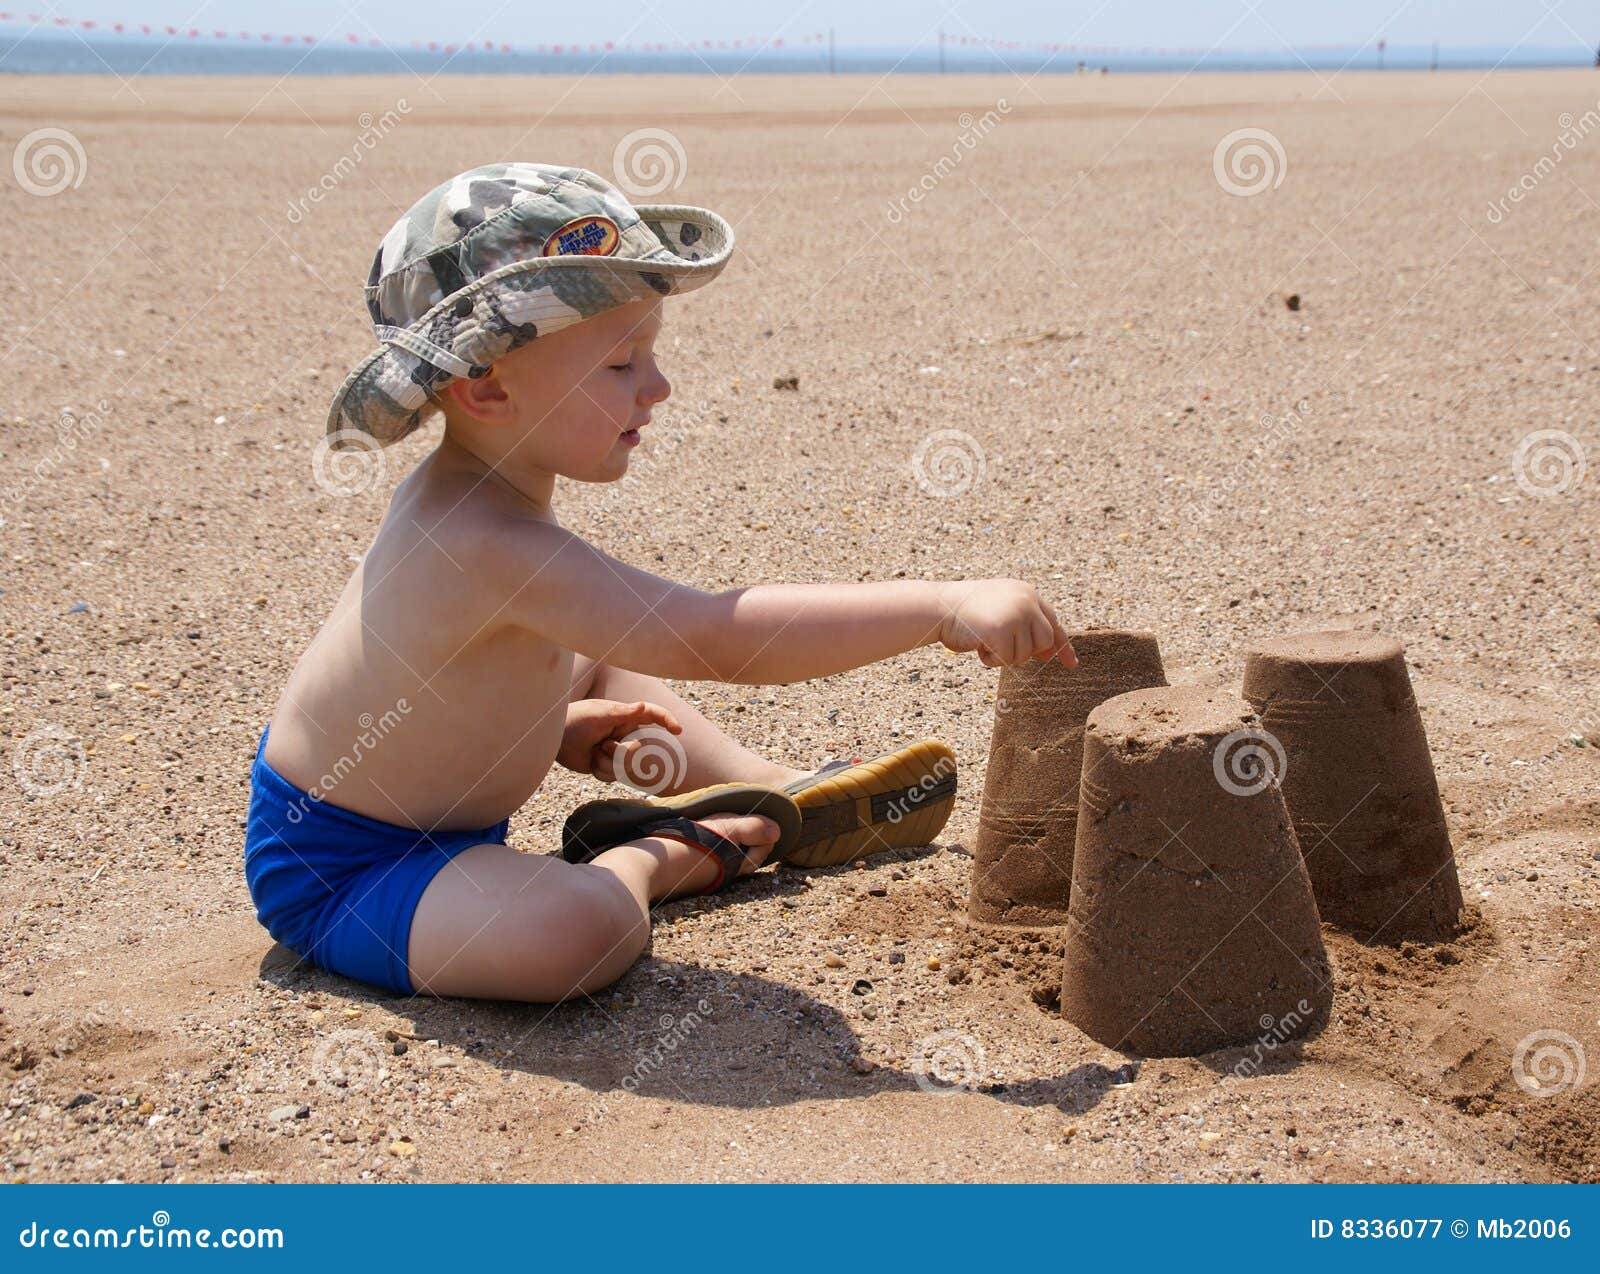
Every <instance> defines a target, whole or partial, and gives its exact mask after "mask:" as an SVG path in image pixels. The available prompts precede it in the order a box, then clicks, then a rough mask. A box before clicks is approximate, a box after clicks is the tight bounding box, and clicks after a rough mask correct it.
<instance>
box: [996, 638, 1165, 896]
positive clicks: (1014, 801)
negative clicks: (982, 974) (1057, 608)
mask: <svg viewBox="0 0 1600 1274" xmlns="http://www.w3.org/2000/svg"><path fill="white" fill-rule="evenodd" d="M1070 636H1071V639H1072V646H1073V649H1074V650H1076V651H1077V654H1078V667H1077V668H1063V667H1062V666H1061V664H1060V662H1059V661H1057V660H1034V661H1032V662H1030V663H1026V664H1019V665H1016V666H1013V667H1009V668H1006V669H1003V670H1002V671H1001V673H1000V686H999V690H998V691H997V693H996V697H995V712H994V732H993V734H992V736H991V738H990V742H989V771H988V775H987V778H986V779H985V782H984V788H983V805H982V807H981V810H980V812H979V815H978V842H977V846H976V850H975V852H974V854H973V860H972V881H971V886H970V888H969V890H968V896H967V914H968V915H969V916H970V917H971V918H972V919H973V920H975V921H977V922H979V923H981V924H1009V925H1019V926H1030V927H1033V926H1039V927H1044V926H1051V925H1060V924H1065V923H1066V918H1067V899H1068V895H1069V893H1070V891H1071V886H1072V849H1073V842H1074V840H1075V838H1076V836H1077V823H1078V781H1079V776H1080V775H1081V773H1082V771H1083V724H1084V721H1085V720H1086V719H1087V718H1088V716H1089V713H1090V712H1091V711H1092V710H1093V709H1094V708H1096V707H1097V706H1099V705H1100V704H1101V703H1103V702H1105V701H1106V700H1107V699H1109V698H1111V697H1112V696H1113V695H1119V694H1122V693H1124V692H1126V691H1129V690H1140V689H1143V688H1145V687H1147V686H1164V685H1166V684H1167V678H1166V674H1165V673H1164V672H1163V671H1162V668H1161V651H1160V649H1159V648H1158V647H1157V645H1156V639H1155V636H1154V635H1153V634H1151V633H1143V632H1122V631H1118V630H1115V629H1095V630H1092V631H1089V632H1081V633H1072V634H1070Z"/></svg>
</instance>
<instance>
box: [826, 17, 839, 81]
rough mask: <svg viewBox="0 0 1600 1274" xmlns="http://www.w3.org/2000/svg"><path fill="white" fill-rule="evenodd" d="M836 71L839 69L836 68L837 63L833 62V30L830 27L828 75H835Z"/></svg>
mask: <svg viewBox="0 0 1600 1274" xmlns="http://www.w3.org/2000/svg"><path fill="white" fill-rule="evenodd" d="M836 69H837V67H836V64H835V62H834V60H833V28H832V27H829V28H828V74H829V75H833V74H835V72H836Z"/></svg>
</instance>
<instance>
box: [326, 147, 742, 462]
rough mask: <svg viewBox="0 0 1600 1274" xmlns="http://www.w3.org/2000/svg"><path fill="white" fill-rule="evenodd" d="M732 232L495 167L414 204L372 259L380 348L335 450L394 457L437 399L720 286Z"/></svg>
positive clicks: (340, 425)
mask: <svg viewBox="0 0 1600 1274" xmlns="http://www.w3.org/2000/svg"><path fill="white" fill-rule="evenodd" d="M732 251H733V230H732V228H731V227H730V226H729V225H728V223H727V222H726V221H724V220H723V219H722V218H721V217H719V216H717V215H716V213H714V212H708V211H707V210H706V209H704V208H690V207H683V206H680V205H677V204H650V205H640V206H639V207H637V208H636V207H634V206H633V205H631V204H629V202H628V201H627V199H626V198H625V197H624V196H623V195H622V193H621V192H620V191H618V190H617V189H616V187H614V186H612V185H611V184H610V183H608V182H607V181H605V180H604V179H603V178H601V177H597V176H596V175H595V174H594V173H592V172H588V171H586V170H584V169H582V168H561V167H557V166H556V165H553V164H485V165H484V166H483V167H481V168H474V169H472V170H471V171H470V172H464V173H461V174H460V175H459V176H456V177H452V178H451V179H450V180H449V181H447V182H445V183H444V184H443V185H442V186H439V187H438V188H437V189H435V190H432V191H430V192H429V193H428V194H426V195H424V196H423V197H422V198H421V199H420V200H418V201H417V203H416V204H414V205H413V206H412V207H411V209H410V210H409V211H408V212H407V213H406V215H405V216H403V217H402V218H400V220H399V221H398V222H396V223H395V225H394V228H393V229H391V230H390V231H389V233H388V234H386V235H384V237H383V242H382V243H380V244H379V245H378V252H377V255H376V256H374V257H373V259H372V272H371V274H370V275H369V276H368V279H367V286H366V296H367V309H368V311H369V312H370V313H371V315H372V330H373V334H374V335H375V336H377V338H378V340H379V341H380V342H382V344H380V346H379V347H378V348H377V349H376V350H374V351H373V352H372V353H371V354H369V355H367V357H366V358H364V359H363V360H362V361H361V362H360V363H359V364H358V365H357V367H356V368H355V370H354V371H352V372H351V373H350V374H349V375H348V376H347V377H345V380H344V384H342V385H340V386H339V390H338V392H337V393H336V394H334V396H333V406H332V407H331V408H330V409H329V411H328V428H327V432H328V436H329V438H330V440H331V445H332V446H333V447H335V448H339V447H344V446H350V445H362V444H363V443H365V444H366V445H370V443H366V439H365V438H363V437H362V435H366V436H367V437H370V438H372V439H376V440H377V442H378V443H380V444H381V445H385V446H387V445H388V444H389V443H391V442H395V441H396V440H398V439H400V438H404V437H405V436H406V435H407V434H409V433H410V432H411V431H412V430H414V429H416V428H417V426H418V425H420V424H421V423H422V422H423V420H424V419H425V418H426V417H427V416H428V415H430V414H432V413H433V412H434V411H436V410H437V407H436V406H435V405H434V404H433V403H432V402H430V401H429V398H428V392H429V391H430V390H432V389H434V388H436V387H437V386H440V385H442V384H444V383H445V382H446V381H448V380H450V379H451V378H452V377H455V376H467V377H472V378H477V377H479V376H484V375H487V374H488V371H489V368H490V365H491V364H492V363H493V362H494V360H495V359H497V358H500V357H502V356H503V355H505V354H506V353H508V352H509V351H511V350H513V349H516V348H517V347H518V346H519V345H523V344H525V343H527V342H528V341H531V340H533V339H534V338H535V337H536V336H543V335H548V334H549V333H551V332H558V331H560V330H561V329H562V328H564V327H568V326H570V325H571V324H573V323H577V322H580V321H581V320H583V319H586V318H591V317H593V316H594V315H596V314H599V313H602V312H603V311H605V310H610V309H614V308H616V307H617V306H619V305H624V304H626V303H627V302H629V301H633V300H640V299H646V298H649V297H656V296H672V295H675V294H677V293H679V292H688V291H691V290H693V289H694V288H698V287H701V286H703V285H704V284H706V283H709V282H710V281H711V280H712V279H714V278H716V277H717V275H718V274H719V273H721V271H722V267H723V266H725V265H726V264H727V263H728V257H729V255H730V254H731V253H732Z"/></svg>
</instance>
